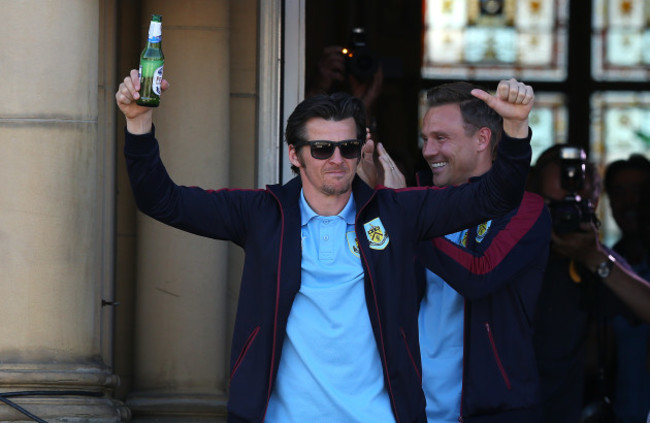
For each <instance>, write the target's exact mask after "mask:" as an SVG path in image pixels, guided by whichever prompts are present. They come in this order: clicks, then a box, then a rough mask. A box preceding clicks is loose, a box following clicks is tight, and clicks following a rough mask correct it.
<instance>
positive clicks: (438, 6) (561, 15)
mask: <svg viewBox="0 0 650 423" xmlns="http://www.w3.org/2000/svg"><path fill="white" fill-rule="evenodd" d="M424 10H425V17H424V20H425V22H424V31H425V34H424V57H423V66H422V76H423V77H424V78H430V79H456V78H462V79H501V78H506V77H508V78H510V77H516V78H519V79H528V80H531V79H536V80H549V81H560V80H564V79H565V78H566V72H567V70H566V46H567V22H568V16H567V13H568V1H567V0H520V1H515V0H424Z"/></svg>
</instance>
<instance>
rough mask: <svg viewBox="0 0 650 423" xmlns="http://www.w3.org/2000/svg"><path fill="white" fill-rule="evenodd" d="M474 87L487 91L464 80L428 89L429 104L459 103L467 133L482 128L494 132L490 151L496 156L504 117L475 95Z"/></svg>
mask: <svg viewBox="0 0 650 423" xmlns="http://www.w3.org/2000/svg"><path fill="white" fill-rule="evenodd" d="M473 89H479V90H483V91H487V90H486V89H485V88H483V87H481V86H480V85H475V84H471V83H469V82H464V81H458V82H450V83H447V84H441V85H437V86H435V87H433V88H431V89H429V90H428V91H427V106H428V107H429V108H431V107H437V106H443V105H445V104H458V106H459V107H460V113H461V115H462V116H463V121H464V122H465V125H464V128H465V133H466V134H468V135H470V134H473V133H474V132H476V131H477V130H478V129H480V128H483V127H487V128H489V129H490V131H491V132H492V136H491V137H490V151H491V154H492V157H493V158H494V157H495V156H496V151H497V144H498V142H499V139H500V138H501V132H502V131H503V118H502V117H501V116H500V115H499V114H498V113H497V112H495V111H494V110H493V109H492V108H491V107H490V106H488V105H487V103H485V102H484V101H483V100H481V99H478V98H476V97H474V96H473V95H472V90H473Z"/></svg>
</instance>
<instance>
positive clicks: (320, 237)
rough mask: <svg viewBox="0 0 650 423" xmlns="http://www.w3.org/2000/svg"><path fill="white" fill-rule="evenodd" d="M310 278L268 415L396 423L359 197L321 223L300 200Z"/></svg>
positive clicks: (284, 422) (295, 309) (287, 420)
mask: <svg viewBox="0 0 650 423" xmlns="http://www.w3.org/2000/svg"><path fill="white" fill-rule="evenodd" d="M300 214H301V220H302V230H301V239H302V263H301V266H302V273H301V284H300V290H299V291H298V294H297V295H296V297H295V299H294V302H293V306H292V307H291V313H290V314H289V320H288V322H287V333H286V337H285V341H284V345H283V347H282V358H281V359H280V365H279V367H278V376H277V378H276V381H275V386H274V388H273V391H272V394H271V399H270V402H269V406H268V409H267V413H266V421H267V422H270V423H276V422H281V423H291V422H300V423H303V422H308V423H315V422H327V423H330V422H363V423H366V422H395V418H394V416H393V412H392V409H391V405H390V400H389V398H388V393H387V391H386V388H385V386H384V375H383V372H382V365H381V361H380V359H379V351H378V350H377V345H376V343H375V338H374V336H373V332H372V327H371V325H370V318H369V317H368V309H367V307H366V300H365V295H364V287H363V268H362V266H361V260H360V256H359V252H358V248H357V245H356V237H355V235H354V218H355V206H354V201H353V198H352V196H350V200H349V201H348V203H347V205H346V206H345V207H344V208H343V210H342V211H341V213H339V214H338V215H337V216H319V215H317V214H316V213H315V212H314V211H313V210H312V209H311V207H309V205H308V204H307V201H306V200H305V198H304V195H303V194H302V193H301V195H300Z"/></svg>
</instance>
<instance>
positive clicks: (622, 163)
mask: <svg viewBox="0 0 650 423" xmlns="http://www.w3.org/2000/svg"><path fill="white" fill-rule="evenodd" d="M624 170H640V171H642V172H645V173H646V175H648V176H649V177H650V160H648V159H647V158H646V157H645V156H644V155H642V154H638V153H632V154H631V155H630V157H629V158H628V159H627V160H624V159H621V160H616V161H613V162H611V163H610V164H609V165H608V166H607V169H606V170H605V181H604V185H605V191H606V192H608V193H610V192H611V190H612V185H613V183H614V179H615V178H616V175H617V174H618V173H620V172H622V171H624Z"/></svg>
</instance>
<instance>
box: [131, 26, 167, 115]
mask: <svg viewBox="0 0 650 423" xmlns="http://www.w3.org/2000/svg"><path fill="white" fill-rule="evenodd" d="M161 44H162V15H151V23H150V24H149V36H148V38H147V45H146V46H145V47H144V50H142V54H141V55H140V68H139V77H140V98H138V100H137V101H136V103H138V104H139V105H141V106H148V107H158V105H159V104H160V91H161V88H160V85H161V83H162V79H163V64H164V63H165V56H164V55H163V52H162V48H161Z"/></svg>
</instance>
